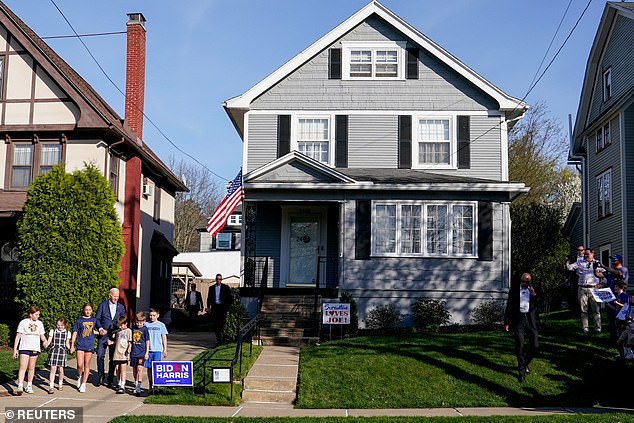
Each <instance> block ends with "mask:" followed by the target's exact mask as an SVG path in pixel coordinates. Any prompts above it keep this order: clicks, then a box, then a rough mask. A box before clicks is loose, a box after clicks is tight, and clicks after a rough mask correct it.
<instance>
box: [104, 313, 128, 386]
mask: <svg viewBox="0 0 634 423" xmlns="http://www.w3.org/2000/svg"><path fill="white" fill-rule="evenodd" d="M117 327H118V328H119V330H118V331H116V332H114V333H113V334H112V339H109V340H108V345H112V344H114V346H115V347H114V355H113V356H112V364H114V366H115V371H116V372H117V375H119V383H118V384H117V385H116V388H115V390H116V391H117V394H123V393H124V392H125V376H126V364H127V363H128V360H130V343H131V342H132V331H131V330H130V329H129V328H128V318H127V317H126V316H119V318H118V319H117Z"/></svg>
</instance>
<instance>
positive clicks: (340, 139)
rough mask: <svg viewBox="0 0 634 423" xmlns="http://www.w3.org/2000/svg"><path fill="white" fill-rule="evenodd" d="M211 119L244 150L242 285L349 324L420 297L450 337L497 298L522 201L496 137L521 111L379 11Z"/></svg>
mask: <svg viewBox="0 0 634 423" xmlns="http://www.w3.org/2000/svg"><path fill="white" fill-rule="evenodd" d="M224 107H225V109H226V112H227V114H228V115H229V117H230V119H231V121H232V122H233V124H234V126H235V129H236V130H237V132H238V133H239V135H240V137H241V138H242V140H243V142H244V154H243V173H244V189H245V203H244V216H245V217H244V225H243V226H244V230H243V248H242V254H243V257H244V267H245V277H244V285H246V286H247V287H248V286H252V285H258V284H260V285H266V286H267V287H269V288H271V287H272V288H276V289H277V292H282V291H283V292H290V293H293V292H300V290H301V289H302V288H307V287H308V288H312V287H315V286H316V285H317V286H319V287H320V288H322V289H324V288H325V289H326V290H324V292H330V293H331V295H338V294H339V293H340V292H342V291H347V292H349V293H350V294H352V296H353V297H354V298H355V299H356V301H357V303H358V305H359V311H360V316H359V317H360V319H363V318H364V317H365V314H366V312H367V311H368V309H370V308H371V307H373V306H382V305H386V304H393V305H394V306H395V307H396V309H397V310H398V311H399V312H401V313H404V314H407V313H410V312H411V308H410V306H411V305H412V303H413V301H415V300H416V299H417V298H432V299H446V300H447V305H448V307H449V310H450V312H451V313H452V316H453V320H454V321H458V322H461V321H466V320H467V316H468V313H469V311H470V310H471V309H472V308H473V307H474V306H475V305H477V304H478V303H479V302H480V301H481V300H483V299H490V298H493V299H502V298H505V294H506V292H507V290H508V287H509V277H510V276H509V275H510V239H511V225H510V218H509V205H510V203H511V202H512V201H513V199H514V198H516V197H517V196H518V195H521V194H522V193H523V192H526V191H527V190H528V188H526V187H525V186H524V184H522V183H513V182H509V181H508V156H507V150H508V145H507V132H508V130H509V127H510V126H511V125H512V124H513V123H514V122H515V121H517V119H519V118H521V116H522V115H523V113H524V112H525V110H526V108H527V106H526V105H525V104H524V103H523V102H522V101H520V100H518V99H516V98H513V97H511V96H509V95H507V94H505V93H504V92H502V91H501V90H500V89H499V88H497V87H495V86H494V85H493V84H492V83H491V82H489V81H487V80H486V79H485V78H483V77H482V76H480V75H478V74H477V73H476V72H475V71H474V70H472V69H470V68H469V67H468V66H467V65H465V64H464V63H462V62H460V61H459V60H458V59H457V58H456V57H454V56H452V55H451V54H450V53H448V52H447V51H446V50H444V49H443V48H442V47H441V46H439V45H438V44H436V43H435V42H433V41H432V40H430V39H429V38H428V37H426V36H425V35H424V34H422V33H421V32H419V31H418V30H417V29H415V28H414V27H412V26H411V25H409V24H408V23H406V22H405V21H404V20H403V19H401V18H400V17H398V16H397V15H395V14H394V13H393V12H391V11H390V10H388V9H387V8H386V7H384V6H383V5H382V4H380V3H378V2H376V1H372V2H370V3H369V4H368V5H367V6H365V7H364V8H362V9H361V10H359V11H358V12H357V13H355V14H354V15H352V16H351V17H350V18H348V19H347V20H346V21H344V22H343V23H341V24H340V25H338V26H337V27H335V28H334V29H333V30H331V31H330V32H328V33H327V34H326V35H324V36H323V37H321V38H320V39H319V40H317V41H316V42H315V43H313V44H312V45H310V46H309V47H307V48H306V49H305V50H304V51H302V52H301V53H300V54H298V55H297V56H295V57H294V58H292V59H291V60H290V61H288V62H287V63H285V64H283V65H282V66H281V67H280V68H279V69H277V70H276V71H274V72H273V73H271V74H270V75H269V76H267V77H266V78H264V79H263V80H262V81H261V82H259V83H258V84H256V85H255V86H254V87H252V88H251V89H249V90H248V91H246V92H245V93H244V94H242V95H240V96H237V97H234V98H231V99H229V100H227V101H226V102H225V104H224ZM261 263H264V264H263V265H262V264H261ZM253 269H255V270H254V271H253V272H252V270H253Z"/></svg>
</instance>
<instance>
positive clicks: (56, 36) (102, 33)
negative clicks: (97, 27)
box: [40, 31, 126, 40]
mask: <svg viewBox="0 0 634 423" xmlns="http://www.w3.org/2000/svg"><path fill="white" fill-rule="evenodd" d="M125 33H126V32H125V31H113V32H95V33H92V34H77V35H47V36H45V37H40V38H41V39H43V40H52V39H54V38H84V37H101V36H104V35H120V34H125Z"/></svg>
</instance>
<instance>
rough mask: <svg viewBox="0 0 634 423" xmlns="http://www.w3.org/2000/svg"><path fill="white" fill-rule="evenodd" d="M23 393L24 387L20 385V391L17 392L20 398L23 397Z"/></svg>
mask: <svg viewBox="0 0 634 423" xmlns="http://www.w3.org/2000/svg"><path fill="white" fill-rule="evenodd" d="M23 392H24V388H23V387H22V385H18V390H17V391H16V394H18V396H20V395H22V393H23Z"/></svg>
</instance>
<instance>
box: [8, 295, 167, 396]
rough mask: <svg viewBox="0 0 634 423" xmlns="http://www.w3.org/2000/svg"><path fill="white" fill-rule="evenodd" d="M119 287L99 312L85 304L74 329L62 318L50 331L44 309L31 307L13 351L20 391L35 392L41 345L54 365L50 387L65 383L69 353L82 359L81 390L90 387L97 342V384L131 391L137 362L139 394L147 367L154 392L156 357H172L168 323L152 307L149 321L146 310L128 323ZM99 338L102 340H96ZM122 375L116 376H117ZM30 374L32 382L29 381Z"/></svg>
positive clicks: (120, 391) (79, 365)
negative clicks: (129, 375)
mask: <svg viewBox="0 0 634 423" xmlns="http://www.w3.org/2000/svg"><path fill="white" fill-rule="evenodd" d="M118 300H119V290H118V289H117V288H112V289H111V290H110V292H109V297H108V299H107V300H105V301H103V302H102V303H100V304H99V307H98V308H97V313H96V315H95V316H93V308H92V306H91V305H90V304H85V305H84V306H83V308H82V310H81V315H80V316H79V317H78V318H77V320H76V321H75V322H74V324H73V325H72V328H71V329H70V330H69V329H68V325H67V321H66V319H65V318H63V317H60V318H58V319H57V321H56V324H55V328H51V329H50V331H49V332H48V338H47V337H46V332H45V329H44V325H43V323H42V322H41V321H40V320H39V318H40V309H39V308H38V307H36V306H31V307H30V308H29V309H28V310H27V317H26V318H25V319H23V320H22V321H21V322H20V323H19V324H18V328H17V331H16V332H17V333H16V337H15V342H14V347H13V356H14V358H19V360H20V369H19V371H18V381H17V385H18V386H17V390H16V392H15V393H16V394H17V395H22V393H27V394H32V393H33V378H34V376H35V365H36V361H37V357H38V356H39V354H40V353H41V351H42V349H41V346H42V345H43V346H44V348H48V358H47V363H46V364H47V366H48V367H49V368H50V372H49V385H48V389H47V392H48V393H49V394H53V393H54V387H55V379H56V377H58V384H57V389H58V390H60V391H61V390H62V389H63V387H64V367H65V366H66V361H67V357H68V354H69V353H70V354H73V353H75V354H76V358H77V390H78V391H79V392H86V383H87V380H88V376H89V374H90V362H91V359H92V356H93V353H94V352H95V343H96V344H97V348H96V352H97V381H96V382H97V383H96V384H97V385H98V386H99V385H106V386H109V387H111V388H113V389H114V390H115V391H116V392H117V393H118V394H123V393H125V383H126V373H127V366H128V365H129V366H130V367H132V374H133V378H134V391H133V392H134V393H135V394H136V395H140V393H141V384H142V382H143V369H144V368H145V369H147V375H148V383H149V388H150V389H149V392H151V391H152V390H153V386H152V372H151V369H152V362H153V361H160V360H162V359H163V358H165V357H167V328H166V327H165V324H163V322H160V321H159V320H158V318H159V313H158V311H157V310H155V309H150V312H149V321H146V315H145V313H144V312H138V313H136V315H135V319H134V324H133V325H131V326H132V327H131V328H129V327H128V323H129V322H128V318H127V317H126V312H125V308H124V306H123V305H122V304H120V303H119V302H118ZM95 341H96V342H95ZM106 353H108V355H109V369H108V373H107V375H106V372H105V356H106ZM115 377H116V379H115ZM25 378H26V386H25V385H24V382H25Z"/></svg>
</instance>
